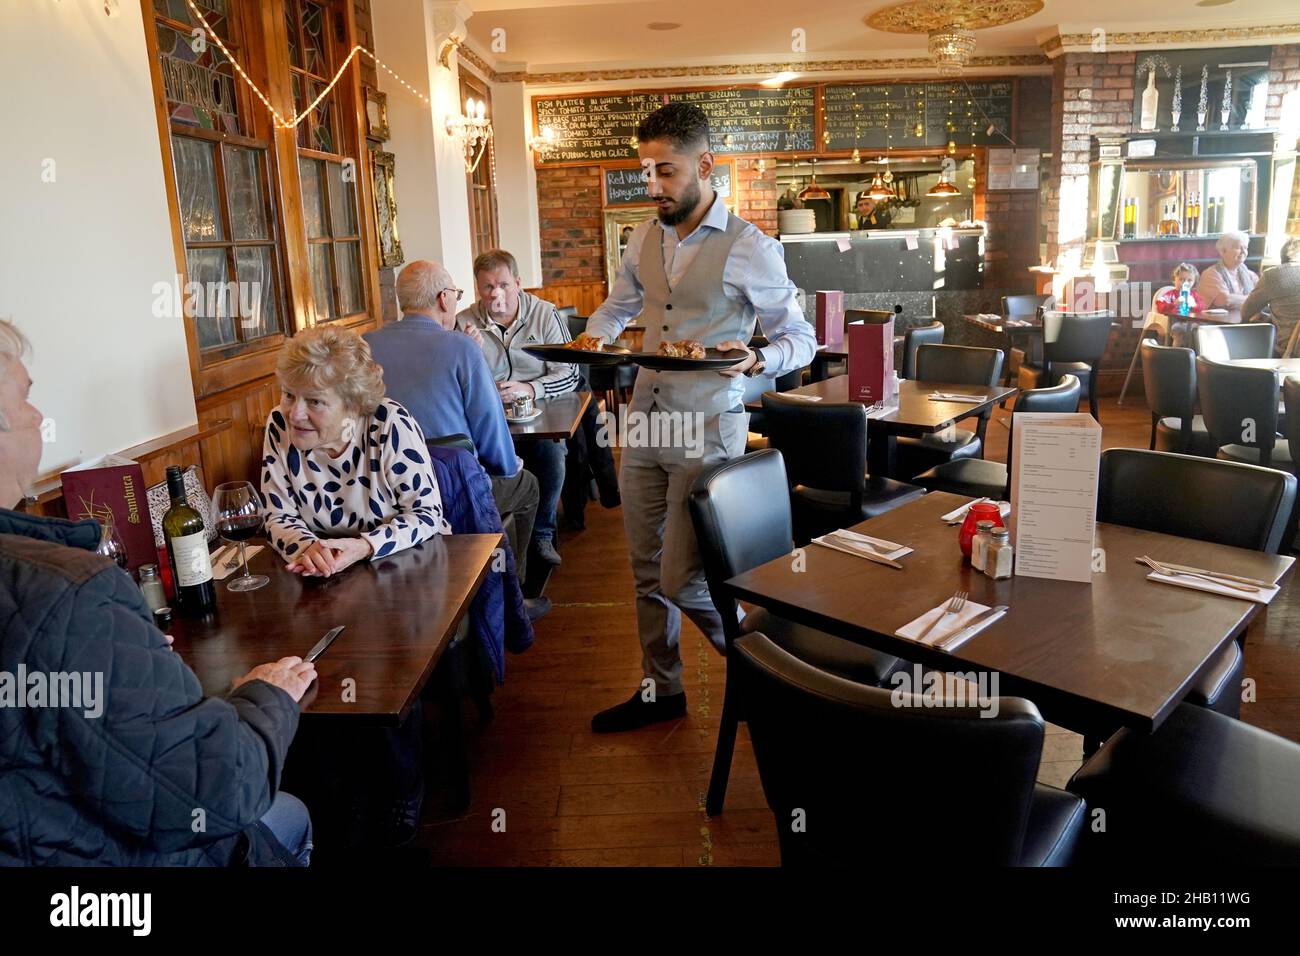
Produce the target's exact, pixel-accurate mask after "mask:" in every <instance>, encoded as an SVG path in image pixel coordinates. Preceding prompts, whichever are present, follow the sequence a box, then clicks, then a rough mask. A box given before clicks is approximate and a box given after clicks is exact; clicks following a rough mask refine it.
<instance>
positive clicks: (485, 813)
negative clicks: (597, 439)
mask: <svg viewBox="0 0 1300 956" xmlns="http://www.w3.org/2000/svg"><path fill="white" fill-rule="evenodd" d="M1133 401H1134V400H1133V399H1130V401H1129V404H1128V405H1126V406H1124V407H1118V406H1116V405H1115V404H1114V400H1113V399H1106V400H1104V401H1103V405H1102V408H1101V421H1102V425H1103V437H1104V443H1105V446H1106V447H1108V448H1109V447H1142V448H1145V447H1146V444H1147V433H1148V429H1149V422H1150V417H1149V415H1148V413H1147V411H1146V408H1145V407H1144V406H1143V405H1142V404H1141V399H1140V397H1139V398H1138V399H1137V403H1136V404H1133ZM1007 417H1008V415H1007V413H1006V412H1000V411H999V412H996V413H995V418H997V419H1003V420H1005V419H1006V418H1007ZM1008 434H1009V433H1008V430H1007V429H1006V428H1005V427H1003V426H1002V425H1001V424H999V423H998V421H996V420H995V421H994V422H991V423H990V424H989V426H988V449H987V456H988V457H989V458H993V459H996V460H999V461H1005V460H1006V448H1007V438H1008ZM586 522H587V527H586V529H585V530H584V531H580V532H562V533H561V538H560V550H561V552H562V554H563V558H564V563H563V565H562V566H561V567H560V569H559V570H558V571H557V573H556V574H555V575H554V576H553V577H552V579H551V583H550V586H549V588H548V591H547V594H548V595H549V596H550V598H551V599H552V601H553V602H554V603H555V609H554V610H553V611H552V612H551V613H550V615H549V616H547V617H546V618H545V619H544V620H543V621H541V622H540V623H539V625H538V628H537V641H536V643H535V644H534V645H533V647H532V648H531V649H530V650H529V651H528V652H527V653H525V654H523V655H521V656H518V657H511V658H510V659H509V661H508V664H507V676H506V683H505V685H504V686H503V687H501V688H499V689H498V690H497V693H496V694H495V696H494V702H495V706H496V717H495V719H494V720H493V721H492V722H490V723H488V724H486V725H483V726H480V725H478V724H476V723H475V722H473V720H470V723H469V727H470V730H469V733H470V749H471V754H470V760H471V779H472V783H473V801H472V805H471V807H470V810H469V811H468V812H467V813H466V814H464V815H463V816H459V817H457V818H454V819H438V818H437V801H436V800H431V801H430V804H429V806H428V807H427V808H426V813H425V824H424V826H423V827H422V829H421V833H420V838H419V844H420V845H421V846H422V847H424V848H426V849H427V850H429V851H430V854H431V858H432V862H433V863H434V864H435V865H446V866H450V865H476V866H477V865H483V866H521V865H522V866H575V865H576V866H591V865H608V866H732V865H751V866H768V865H773V866H774V865H776V864H777V863H778V862H779V854H778V852H777V846H776V832H775V825H774V822H773V819H772V816H771V814H770V813H769V811H768V810H767V806H766V804H765V802H764V800H763V794H762V789H761V787H760V785H759V780H758V773H757V770H756V768H755V764H754V755H753V751H752V749H751V748H750V745H749V740H748V737H747V735H746V732H745V729H744V727H743V725H742V727H741V731H740V740H739V741H738V743H737V746H736V756H735V762H734V764H733V767H732V772H731V784H730V787H729V789H728V793H727V803H726V812H725V813H723V814H722V815H721V816H719V817H715V818H709V817H708V816H706V815H705V812H704V791H705V788H706V786H707V783H708V776H709V769H710V766H711V764H712V758H713V747H714V741H715V738H716V735H717V729H718V717H719V714H720V712H721V709H722V692H723V681H724V666H723V661H722V658H721V657H720V656H719V655H718V654H717V653H716V652H715V651H714V650H713V649H712V647H711V646H709V645H708V644H707V642H706V641H705V640H704V638H703V636H702V635H701V634H700V633H699V632H698V631H697V630H695V628H694V627H693V626H692V625H691V624H690V623H689V621H687V620H685V619H683V634H682V648H683V659H684V661H685V664H686V672H685V684H686V691H687V698H688V701H689V713H688V715H687V716H686V717H685V718H683V719H682V720H679V721H676V722H673V723H668V724H662V725H659V726H657V727H653V728H649V729H646V730H642V731H637V732H634V733H628V734H617V735H602V736H597V735H595V734H593V733H591V730H590V721H591V717H592V715H593V714H594V713H595V712H596V711H598V710H600V709H602V708H604V707H607V706H609V705H611V704H615V703H618V702H620V701H622V700H625V699H627V698H628V697H629V696H630V695H631V694H632V692H633V690H635V689H636V688H637V686H638V684H639V681H640V679H641V668H640V647H639V645H638V643H637V639H636V627H635V614H634V611H633V603H632V576H631V572H630V570H629V567H628V558H627V545H626V540H625V538H624V535H623V525H622V513H621V510H617V509H616V510H613V511H606V510H604V509H602V508H601V507H600V506H599V505H598V504H596V503H592V504H591V505H590V506H589V507H588V509H587V514H586ZM1297 579H1300V575H1296V574H1293V575H1292V576H1291V577H1290V579H1289V580H1288V583H1287V585H1286V587H1285V588H1284V589H1283V591H1282V593H1281V594H1279V595H1278V597H1277V599H1276V600H1275V601H1274V604H1273V605H1272V607H1271V608H1270V609H1269V611H1268V621H1267V625H1266V626H1265V627H1263V628H1260V629H1258V633H1257V634H1252V637H1251V640H1250V642H1249V643H1248V644H1247V649H1246V674H1247V676H1248V677H1251V678H1254V679H1255V681H1256V682H1257V686H1258V701H1257V702H1256V703H1247V704H1245V705H1243V715H1242V716H1243V719H1245V720H1246V721H1248V722H1250V723H1252V724H1256V725H1258V726H1260V727H1264V728H1266V729H1268V730H1270V731H1273V732H1274V733H1278V734H1282V735H1283V736H1286V737H1288V738H1290V739H1292V740H1296V741H1300V627H1297V626H1296V624H1297V623H1300V622H1298V619H1300V584H1298V583H1297ZM468 713H469V712H468V711H467V714H468ZM1081 754H1082V744H1081V741H1080V738H1079V737H1078V736H1077V735H1076V734H1073V733H1070V732H1068V731H1065V730H1062V729H1060V728H1056V727H1052V728H1050V731H1049V735H1048V739H1047V742H1046V746H1045V749H1044V754H1043V765H1042V768H1041V772H1040V775H1039V779H1040V780H1042V781H1043V782H1044V783H1051V784H1055V785H1058V786H1059V785H1062V784H1063V783H1064V782H1065V781H1066V780H1067V779H1068V778H1069V776H1070V774H1071V773H1073V771H1074V770H1075V769H1076V768H1077V767H1078V765H1079V761H1080V759H1081Z"/></svg>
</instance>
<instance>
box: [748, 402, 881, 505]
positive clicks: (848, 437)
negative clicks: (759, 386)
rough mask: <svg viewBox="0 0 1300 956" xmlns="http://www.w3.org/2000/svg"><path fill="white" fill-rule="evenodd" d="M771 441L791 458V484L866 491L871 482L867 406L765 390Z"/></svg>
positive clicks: (765, 415) (765, 418) (787, 468)
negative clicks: (867, 481)
mask: <svg viewBox="0 0 1300 956" xmlns="http://www.w3.org/2000/svg"><path fill="white" fill-rule="evenodd" d="M763 424H764V427H765V428H766V429H767V440H768V444H769V445H770V446H771V447H772V448H775V449H776V450H777V451H779V452H781V454H782V455H783V456H784V458H785V471H786V476H787V479H788V481H789V483H790V485H792V486H793V485H807V486H808V487H810V488H817V489H820V490H822V491H847V492H849V493H850V494H855V495H861V494H862V493H863V491H864V490H865V488H866V472H867V409H866V407H865V406H863V405H861V404H860V403H858V402H844V403H830V402H805V401H800V400H799V399H797V398H789V397H788V396H785V395H780V394H778V393H776V392H765V393H763Z"/></svg>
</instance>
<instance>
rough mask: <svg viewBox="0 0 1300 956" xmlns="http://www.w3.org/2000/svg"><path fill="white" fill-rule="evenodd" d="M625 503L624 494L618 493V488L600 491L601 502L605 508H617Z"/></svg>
mask: <svg viewBox="0 0 1300 956" xmlns="http://www.w3.org/2000/svg"><path fill="white" fill-rule="evenodd" d="M622 503H623V496H622V495H620V494H619V493H618V489H617V488H615V489H614V490H613V491H609V492H604V491H602V492H601V493H600V504H601V506H602V507H604V508H617V507H618V506H619V505H621V504H622Z"/></svg>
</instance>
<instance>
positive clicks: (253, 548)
mask: <svg viewBox="0 0 1300 956" xmlns="http://www.w3.org/2000/svg"><path fill="white" fill-rule="evenodd" d="M262 548H263V545H260V544H250V545H248V547H247V548H246V549H245V556H246V559H247V560H248V561H252V560H253V558H254V557H256V556H257V552H259V551H261V550H262ZM217 556H218V557H219V558H220V559H221V560H220V561H213V562H212V577H213V579H214V580H216V581H224V580H226V578H228V577H230V576H231V575H232V574H243V573H244V566H243V565H242V564H240V563H239V561H238V560H236V561H235V566H234V567H233V568H232V567H230V558H231V557H232V556H233V557H234V558H235V559H238V558H239V546H238V545H236V546H235V549H234V550H233V551H231V552H230V553H228V554H227V553H226V552H225V551H222V552H221V553H220V554H218V555H217Z"/></svg>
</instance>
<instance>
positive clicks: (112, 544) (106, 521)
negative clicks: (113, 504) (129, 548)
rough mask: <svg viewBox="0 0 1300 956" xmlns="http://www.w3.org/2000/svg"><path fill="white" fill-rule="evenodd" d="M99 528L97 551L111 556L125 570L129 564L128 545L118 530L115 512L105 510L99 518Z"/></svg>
mask: <svg viewBox="0 0 1300 956" xmlns="http://www.w3.org/2000/svg"><path fill="white" fill-rule="evenodd" d="M99 530H100V534H99V544H98V545H97V546H96V548H95V553H96V554H102V555H103V556H104V557H106V558H111V559H112V560H113V562H114V563H116V564H117V566H118V567H119V568H121V569H122V570H123V571H125V570H126V565H127V555H126V545H125V544H123V543H122V536H121V535H120V534H118V532H117V522H116V521H115V520H114V519H113V512H111V511H105V512H104V513H103V515H102V516H101V517H100V518H99Z"/></svg>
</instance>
